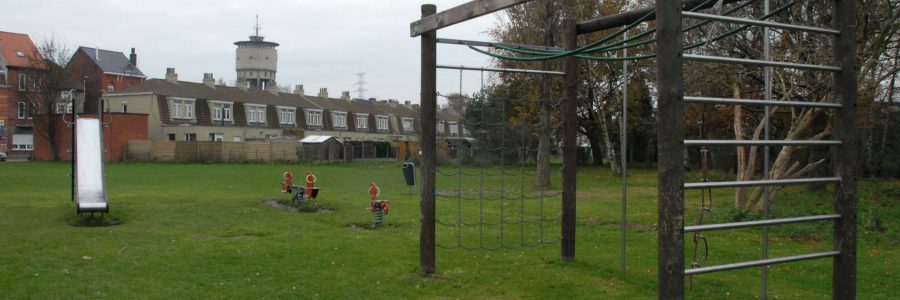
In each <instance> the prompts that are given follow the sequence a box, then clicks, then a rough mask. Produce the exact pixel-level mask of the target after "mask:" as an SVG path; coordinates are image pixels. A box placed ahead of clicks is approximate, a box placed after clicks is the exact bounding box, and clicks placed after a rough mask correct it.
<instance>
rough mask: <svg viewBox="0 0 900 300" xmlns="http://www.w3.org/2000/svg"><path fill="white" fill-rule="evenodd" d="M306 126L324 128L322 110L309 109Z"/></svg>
mask: <svg viewBox="0 0 900 300" xmlns="http://www.w3.org/2000/svg"><path fill="white" fill-rule="evenodd" d="M306 125H309V126H322V110H319V109H307V110H306Z"/></svg>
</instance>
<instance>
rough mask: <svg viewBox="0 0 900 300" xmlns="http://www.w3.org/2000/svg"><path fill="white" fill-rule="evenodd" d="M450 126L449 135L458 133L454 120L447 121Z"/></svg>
mask: <svg viewBox="0 0 900 300" xmlns="http://www.w3.org/2000/svg"><path fill="white" fill-rule="evenodd" d="M447 125H449V126H448V127H450V135H459V127H458V126H457V125H456V122H449V123H447Z"/></svg>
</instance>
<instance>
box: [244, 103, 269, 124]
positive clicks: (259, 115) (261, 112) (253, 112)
mask: <svg viewBox="0 0 900 300" xmlns="http://www.w3.org/2000/svg"><path fill="white" fill-rule="evenodd" d="M247 111H248V112H249V114H250V116H249V118H247V119H248V120H247V122H250V123H265V122H266V106H265V105H254V104H251V105H247Z"/></svg>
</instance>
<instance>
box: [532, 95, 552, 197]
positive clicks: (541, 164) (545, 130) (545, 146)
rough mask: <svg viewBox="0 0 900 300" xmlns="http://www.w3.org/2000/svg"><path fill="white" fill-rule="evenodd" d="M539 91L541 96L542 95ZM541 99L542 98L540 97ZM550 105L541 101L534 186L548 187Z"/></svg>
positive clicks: (544, 100)
mask: <svg viewBox="0 0 900 300" xmlns="http://www.w3.org/2000/svg"><path fill="white" fill-rule="evenodd" d="M543 90H544V89H541V94H543ZM542 98H543V96H542ZM549 106H550V104H549V101H547V100H546V99H543V100H541V136H540V141H539V144H538V153H537V177H535V182H534V184H535V186H539V187H546V186H550V107H549Z"/></svg>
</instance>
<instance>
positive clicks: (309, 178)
mask: <svg viewBox="0 0 900 300" xmlns="http://www.w3.org/2000/svg"><path fill="white" fill-rule="evenodd" d="M315 185H316V175H313V173H312V172H310V171H309V170H306V198H309V199H315V198H316V194H318V193H313V190H314V189H315V190H317V189H316V188H315V187H314V186H315Z"/></svg>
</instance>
